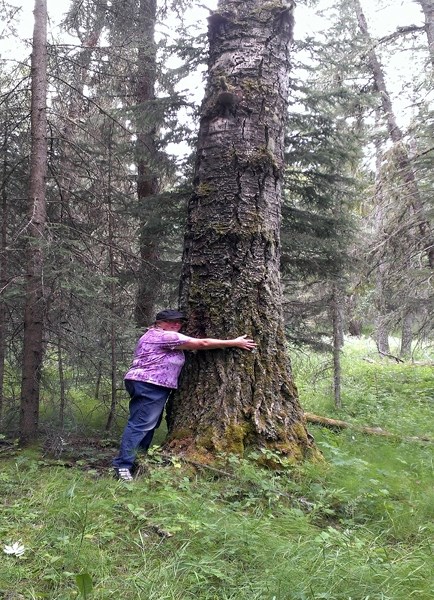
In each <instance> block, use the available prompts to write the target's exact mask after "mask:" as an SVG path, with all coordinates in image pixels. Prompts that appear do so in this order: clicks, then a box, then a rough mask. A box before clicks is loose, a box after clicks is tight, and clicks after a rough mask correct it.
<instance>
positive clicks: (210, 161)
mask: <svg viewBox="0 0 434 600" xmlns="http://www.w3.org/2000/svg"><path fill="white" fill-rule="evenodd" d="M292 10H293V5H292V3H288V2H282V1H280V0H279V1H273V2H263V1H262V0H247V1H246V0H244V1H243V2H240V1H226V2H220V3H219V7H218V10H217V12H215V13H214V14H213V15H212V16H210V18H209V42H210V57H209V75H208V82H207V88H206V92H205V98H204V102H203V105H202V112H201V123H200V131H199V140H198V151H197V163H196V169H195V180H194V184H195V192H194V194H193V195H192V197H191V199H190V202H189V208H188V223H187V231H186V235H185V245H184V257H183V272H182V280H181V294H180V298H181V306H182V307H183V309H184V310H186V312H187V313H188V315H189V325H188V333H190V334H191V335H194V336H198V337H217V338H233V337H235V336H237V335H240V334H242V333H246V334H248V335H250V336H252V337H253V338H254V339H255V340H256V341H257V342H258V350H257V351H256V352H255V353H246V352H243V351H242V350H237V349H229V350H212V351H207V352H204V351H201V352H197V353H196V354H190V356H189V357H188V358H187V366H186V368H185V370H184V377H183V379H182V382H181V389H180V393H179V394H178V395H177V396H176V398H175V401H174V407H173V413H172V415H171V419H170V434H169V440H171V445H172V447H175V448H176V447H178V448H179V449H182V448H186V447H188V448H190V449H195V450H197V451H199V452H202V451H204V450H207V451H211V452H215V451H219V450H222V451H228V452H242V451H243V450H244V448H245V447H246V446H251V445H256V446H260V445H264V446H268V447H269V448H274V449H277V450H281V451H283V452H285V453H287V454H288V455H290V456H293V457H294V458H301V457H303V456H306V455H307V454H309V453H312V452H315V447H314V445H313V442H312V439H311V437H310V436H309V435H308V433H307V431H306V428H305V423H304V416H303V412H302V409H301V407H300V405H299V402H298V398H297V391H296V388H295V386H294V384H293V381H292V377H291V372H290V366H289V359H288V355H287V349H286V345H285V334H284V324H283V316H282V309H281V305H282V289H281V282H280V275H279V262H280V238H279V228H280V220H281V214H280V213H281V211H280V204H281V193H282V192H281V189H282V174H283V150H284V148H283V145H284V129H285V115H286V109H287V100H288V83H289V82H288V73H289V69H290V63H289V46H290V43H291V37H292V27H293V15H292Z"/></svg>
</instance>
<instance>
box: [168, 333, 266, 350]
mask: <svg viewBox="0 0 434 600" xmlns="http://www.w3.org/2000/svg"><path fill="white" fill-rule="evenodd" d="M256 346H257V344H256V342H254V341H253V340H252V339H250V338H248V337H247V335H240V337H237V338H235V339H233V340H215V339H213V338H192V339H191V340H190V341H188V342H184V343H183V344H181V345H179V346H177V347H176V348H177V350H215V349H217V348H241V349H242V350H254V349H255V348H256Z"/></svg>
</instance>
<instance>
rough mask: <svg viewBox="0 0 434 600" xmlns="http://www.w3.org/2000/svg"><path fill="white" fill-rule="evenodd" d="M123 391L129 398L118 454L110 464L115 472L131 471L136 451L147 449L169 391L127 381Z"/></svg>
mask: <svg viewBox="0 0 434 600" xmlns="http://www.w3.org/2000/svg"><path fill="white" fill-rule="evenodd" d="M125 387H126V390H127V392H128V393H129V395H130V397H131V400H130V415H129V418H128V423H127V425H126V427H125V429H124V433H123V435H122V439H121V445H120V448H119V454H118V456H117V457H116V458H115V459H114V461H113V466H114V467H115V468H117V469H119V468H125V467H126V468H127V469H131V468H132V466H133V464H134V461H135V458H136V453H137V450H138V449H139V448H140V449H141V450H143V451H146V450H147V449H148V448H149V446H150V445H151V442H152V438H153V436H154V431H155V430H156V429H157V427H158V426H159V425H160V423H161V419H162V416H163V410H164V405H165V404H166V400H167V398H168V397H169V394H170V392H171V391H172V390H171V389H170V388H165V387H162V386H160V385H154V384H153V383H145V382H144V381H133V380H131V379H126V380H125Z"/></svg>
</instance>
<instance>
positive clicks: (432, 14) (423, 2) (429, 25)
mask: <svg viewBox="0 0 434 600" xmlns="http://www.w3.org/2000/svg"><path fill="white" fill-rule="evenodd" d="M416 2H417V3H418V4H420V6H421V8H422V11H423V14H424V17H425V32H426V37H427V39H428V50H429V55H430V59H431V64H432V66H433V68H434V0H416Z"/></svg>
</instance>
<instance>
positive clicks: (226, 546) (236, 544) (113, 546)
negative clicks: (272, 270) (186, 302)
mask: <svg viewBox="0 0 434 600" xmlns="http://www.w3.org/2000/svg"><path fill="white" fill-rule="evenodd" d="M419 358H420V360H419V361H418V362H419V363H420V364H416V363H405V364H404V363H397V362H395V361H394V360H393V359H385V358H383V359H380V358H379V357H378V356H377V355H376V354H375V349H373V348H372V346H371V345H370V344H368V343H367V342H366V341H362V340H360V341H353V342H351V343H349V344H347V345H346V346H345V349H344V354H343V393H342V400H343V407H342V408H341V409H339V410H338V409H336V408H335V407H334V404H333V398H332V394H331V379H332V377H331V372H330V368H329V367H330V359H329V358H326V357H325V356H324V355H320V356H319V355H313V354H301V353H300V354H299V355H298V354H297V355H295V356H294V357H293V364H294V373H295V379H296V382H297V385H298V387H299V391H300V398H301V402H302V405H303V406H304V408H305V409H306V411H310V412H313V413H315V414H320V415H323V416H327V417H331V418H335V419H342V420H345V421H347V422H349V423H354V424H355V425H367V426H372V427H381V428H382V429H385V430H388V431H390V432H391V433H395V434H396V437H395V438H393V439H388V438H384V437H379V436H373V435H365V434H363V433H361V432H360V431H357V430H355V429H354V430H352V429H345V430H342V431H332V430H329V429H325V428H323V427H319V426H314V425H311V426H310V427H309V429H310V431H311V433H312V434H313V435H314V437H315V439H316V442H317V444H318V446H319V448H320V449H321V451H322V453H323V455H324V458H325V461H324V462H323V463H317V464H311V463H305V464H302V465H298V466H291V465H288V464H287V462H286V460H285V459H284V458H283V457H282V456H279V455H274V456H273V458H274V460H275V462H276V463H277V464H278V465H280V466H279V468H277V469H275V470H273V471H271V470H267V469H264V468H260V467H258V466H257V460H256V459H257V458H258V453H256V455H255V453H253V455H250V456H249V457H245V458H239V457H234V456H232V457H222V458H221V463H220V465H219V470H210V469H204V470H197V468H195V467H194V466H192V465H190V464H188V463H184V462H183V461H182V460H180V459H177V458H170V457H165V456H164V455H163V454H162V453H161V452H160V451H159V449H158V448H157V447H154V448H153V449H152V451H151V452H150V454H149V455H148V457H146V458H145V459H143V460H142V472H141V474H140V476H139V477H138V478H137V479H135V481H134V482H133V483H132V484H125V483H122V482H118V481H116V480H115V479H113V477H112V476H111V472H110V463H111V460H112V457H113V454H114V453H115V451H116V442H115V441H113V439H104V438H103V437H102V436H100V435H97V434H96V433H95V432H93V433H92V432H89V433H88V434H87V435H86V437H84V436H79V435H77V434H74V435H71V434H68V435H66V434H65V435H64V437H63V438H62V437H61V436H55V435H52V436H51V437H47V438H46V440H45V444H44V446H41V447H39V448H33V449H27V450H21V449H19V448H18V447H16V446H15V445H8V444H6V443H4V444H3V445H1V446H0V498H1V512H0V599H3V600H6V599H7V600H14V599H15V600H18V599H25V600H30V599H42V598H50V599H53V600H70V599H71V598H90V599H92V600H93V599H95V600H96V599H98V600H103V599H109V598H114V599H122V600H133V599H139V598H140V599H141V598H146V599H150V600H188V599H189V598H191V599H193V598H195V599H199V600H202V599H203V600H247V599H248V600H319V599H322V600H324V599H329V600H408V599H413V598H414V599H416V600H431V598H433V597H434V579H433V573H434V561H433V533H434V489H433V481H434V477H433V475H434V474H433V445H432V444H430V443H427V442H422V441H421V442H417V441H416V442H414V441H413V442H409V441H408V440H407V439H406V438H409V437H414V436H425V437H429V438H431V439H432V438H434V431H433V429H434V422H433V421H434V420H433V419H432V405H433V402H434V377H433V369H432V366H430V365H429V363H430V362H432V356H430V355H429V353H428V352H426V353H425V354H423V353H422V354H421V355H420V356H419ZM162 435H164V432H163V431H162V432H160V434H159V438H160V439H161V436H162ZM159 438H158V437H157V441H158V439H159ZM264 452H266V451H264Z"/></svg>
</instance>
